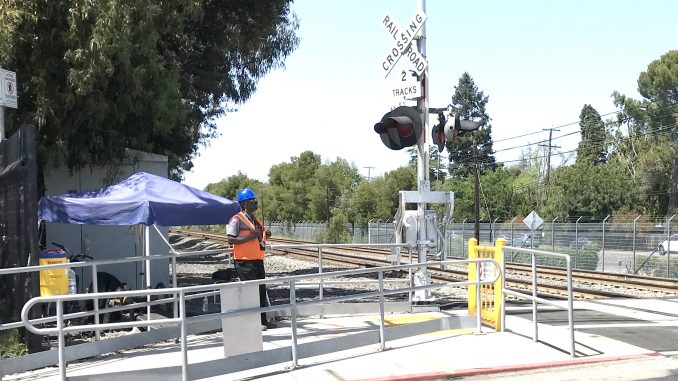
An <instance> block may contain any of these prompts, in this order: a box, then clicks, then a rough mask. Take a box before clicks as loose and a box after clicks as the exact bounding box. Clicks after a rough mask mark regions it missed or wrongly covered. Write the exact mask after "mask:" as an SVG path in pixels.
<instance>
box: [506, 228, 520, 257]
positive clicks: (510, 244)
mask: <svg viewBox="0 0 678 381" xmlns="http://www.w3.org/2000/svg"><path fill="white" fill-rule="evenodd" d="M516 218H518V217H513V219H512V220H511V242H510V243H509V244H508V245H509V246H513V224H515V222H516ZM514 259H516V252H515V251H512V252H511V262H513V261H514Z"/></svg>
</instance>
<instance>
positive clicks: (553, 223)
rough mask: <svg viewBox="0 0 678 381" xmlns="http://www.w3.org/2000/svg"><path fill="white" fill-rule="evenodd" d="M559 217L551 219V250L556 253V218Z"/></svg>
mask: <svg viewBox="0 0 678 381" xmlns="http://www.w3.org/2000/svg"><path fill="white" fill-rule="evenodd" d="M557 219H558V217H556V218H554V219H553V221H551V252H552V253H555V252H556V220H557Z"/></svg>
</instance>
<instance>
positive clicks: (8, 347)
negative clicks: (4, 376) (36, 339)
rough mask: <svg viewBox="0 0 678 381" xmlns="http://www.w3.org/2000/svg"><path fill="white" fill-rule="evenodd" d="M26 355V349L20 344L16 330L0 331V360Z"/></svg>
mask: <svg viewBox="0 0 678 381" xmlns="http://www.w3.org/2000/svg"><path fill="white" fill-rule="evenodd" d="M26 353H28V347H26V344H24V343H22V342H21V339H20V337H19V331H18V330H16V329H13V330H7V331H0V358H11V357H17V356H23V355H25V354H26Z"/></svg>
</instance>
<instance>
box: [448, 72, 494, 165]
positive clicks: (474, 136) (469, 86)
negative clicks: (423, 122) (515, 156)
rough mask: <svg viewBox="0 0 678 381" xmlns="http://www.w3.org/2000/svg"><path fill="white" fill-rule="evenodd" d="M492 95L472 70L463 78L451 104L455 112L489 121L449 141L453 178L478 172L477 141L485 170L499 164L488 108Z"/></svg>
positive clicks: (479, 158) (470, 117)
mask: <svg viewBox="0 0 678 381" xmlns="http://www.w3.org/2000/svg"><path fill="white" fill-rule="evenodd" d="M488 99H489V98H488V97H487V96H485V94H483V92H482V91H479V90H478V87H477V86H476V84H475V83H474V82H473V79H472V78H471V76H470V75H469V74H468V73H464V74H463V75H462V76H461V78H459V84H458V85H457V86H455V91H454V95H453V96H452V104H451V105H450V107H451V108H452V112H453V113H454V114H455V115H459V117H460V118H462V119H471V120H480V119H485V120H486V121H487V122H486V124H485V125H484V126H483V127H481V128H480V129H478V130H477V131H474V132H471V133H465V134H463V135H459V136H457V138H456V139H455V140H454V141H452V142H447V143H446V148H447V151H448V152H449V155H450V164H449V172H450V175H452V177H453V178H456V177H460V178H466V177H468V176H470V175H472V174H473V173H475V172H474V171H475V167H474V166H475V163H476V159H475V158H474V152H473V146H474V145H477V148H478V154H477V155H478V157H477V162H478V163H479V164H480V167H479V168H480V172H481V173H483V172H485V171H487V170H494V168H496V166H497V164H496V161H495V158H494V150H493V148H492V136H491V134H492V126H491V124H490V122H489V121H490V117H489V115H487V112H486V111H485V105H486V104H487V101H488Z"/></svg>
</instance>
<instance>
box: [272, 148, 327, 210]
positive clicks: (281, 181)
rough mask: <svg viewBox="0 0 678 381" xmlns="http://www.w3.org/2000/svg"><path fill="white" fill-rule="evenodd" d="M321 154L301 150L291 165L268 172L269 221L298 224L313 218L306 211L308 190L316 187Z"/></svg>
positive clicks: (279, 166)
mask: <svg viewBox="0 0 678 381" xmlns="http://www.w3.org/2000/svg"><path fill="white" fill-rule="evenodd" d="M320 164H321V161H320V155H316V154H314V153H313V152H311V151H304V152H302V153H301V155H299V156H298V157H292V158H291V163H280V164H278V165H274V166H273V167H271V169H270V171H269V172H268V181H269V185H270V191H269V194H268V195H267V196H266V201H267V204H268V205H269V206H270V208H269V209H268V210H269V211H270V213H271V214H270V215H269V216H270V218H271V219H273V220H278V221H295V222H296V221H301V220H310V219H313V218H314V214H313V212H312V211H311V209H310V208H309V202H310V192H311V189H313V188H315V187H316V186H317V183H318V180H317V178H316V171H317V170H318V168H319V167H320Z"/></svg>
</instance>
